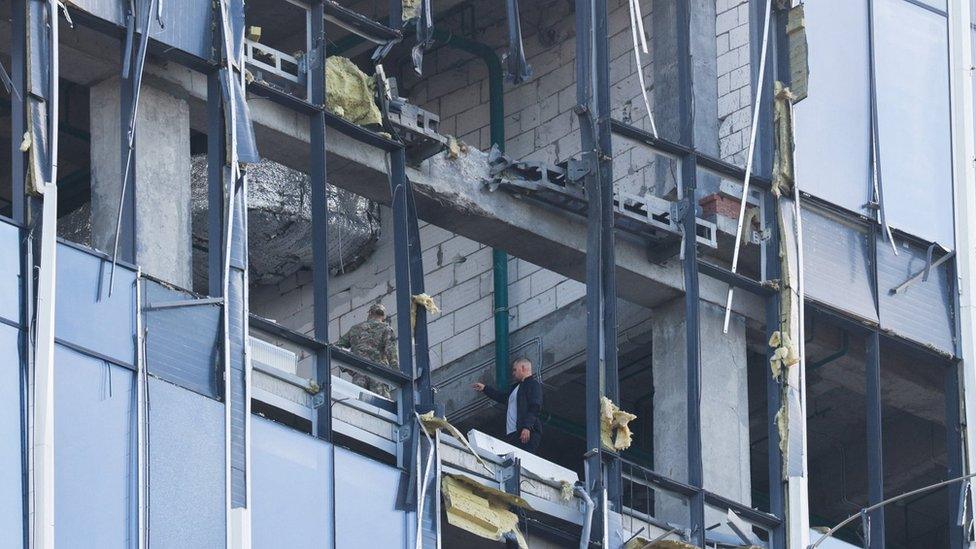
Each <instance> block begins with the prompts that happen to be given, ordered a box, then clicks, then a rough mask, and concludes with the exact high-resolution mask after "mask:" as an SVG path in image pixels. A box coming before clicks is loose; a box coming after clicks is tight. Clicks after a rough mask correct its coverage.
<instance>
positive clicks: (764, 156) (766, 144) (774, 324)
mask: <svg viewBox="0 0 976 549" xmlns="http://www.w3.org/2000/svg"><path fill="white" fill-rule="evenodd" d="M751 8H752V9H751V11H750V15H751V17H750V21H751V22H752V32H751V34H752V36H753V37H755V39H754V40H753V41H752V42H753V46H752V53H751V55H752V59H759V56H760V55H761V54H762V47H761V43H762V38H763V36H762V33H763V24H762V22H763V21H764V19H765V16H766V13H765V11H766V3H765V2H764V1H762V0H751ZM771 17H772V19H771V24H770V36H769V47H770V54H769V55H770V57H771V58H772V59H773V60H775V61H774V62H773V63H767V64H766V74H765V76H764V78H763V79H762V80H763V85H764V86H765V87H764V89H763V92H762V97H765V98H770V100H768V101H764V102H763V103H762V104H761V105H760V106H759V109H760V111H759V120H760V122H761V123H762V126H761V127H760V128H759V132H758V142H757V151H756V152H757V155H758V158H757V162H756V165H757V166H758V169H757V170H756V172H757V174H758V175H761V176H767V175H769V172H768V171H767V170H766V169H764V167H771V166H772V165H773V159H774V158H775V155H776V150H775V143H774V139H773V136H774V132H775V128H774V126H773V116H772V112H771V111H772V103H773V101H772V100H771V99H772V98H773V89H774V83H775V81H777V80H779V81H781V82H787V83H788V84H791V82H789V79H790V66H789V57H788V55H787V54H788V51H787V54H783V53H781V50H780V46H781V45H784V44H786V21H785V19H786V18H785V17H780V16H779V12H778V11H777V10H776V9H775V8H774V9H773V13H772V14H771ZM758 81H759V71H758V70H756V71H754V73H753V75H752V82H753V86H755V85H756V83H757V82H758ZM763 221H764V224H765V226H766V228H767V230H768V231H769V239H768V240H767V241H766V242H765V243H764V245H763V252H762V254H763V269H764V274H763V277H762V278H763V279H764V280H779V279H780V278H781V277H782V267H781V265H780V256H779V253H780V234H779V215H778V212H777V200H776V198H775V197H774V196H773V195H772V193H770V192H766V193H763ZM765 304H766V341H769V338H770V337H772V334H773V332H774V331H777V330H779V328H780V305H781V302H780V295H779V293H773V294H770V295H769V296H767V297H766V298H765ZM773 351H774V349H772V348H769V349H768V350H767V358H772V354H773ZM764 375H765V377H766V432H767V437H768V438H767V446H766V451H767V454H768V456H769V457H768V463H769V465H768V468H767V475H768V476H767V478H768V479H769V480H768V482H769V512H770V514H772V515H774V516H775V517H777V518H778V519H780V523H779V525H777V526H775V527H773V528H772V536H771V538H772V539H771V540H770V546H771V547H773V548H775V549H785V547H786V540H787V536H786V486H785V483H784V481H783V478H784V477H783V454H782V452H781V451H780V448H779V445H780V433H779V428H778V427H777V422H776V414H778V413H779V411H780V409H781V408H782V406H783V385H782V382H781V380H779V379H777V378H775V377H774V376H773V375H772V373H771V372H770V371H768V370H764Z"/></svg>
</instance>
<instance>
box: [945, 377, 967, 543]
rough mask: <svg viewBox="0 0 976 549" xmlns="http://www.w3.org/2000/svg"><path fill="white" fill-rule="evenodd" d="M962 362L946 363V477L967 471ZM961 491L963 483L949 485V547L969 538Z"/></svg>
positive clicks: (956, 475) (955, 476) (960, 474)
mask: <svg viewBox="0 0 976 549" xmlns="http://www.w3.org/2000/svg"><path fill="white" fill-rule="evenodd" d="M960 364H961V363H959V362H954V363H952V364H949V365H948V366H946V370H945V407H946V409H945V414H946V415H945V418H946V478H959V477H961V476H963V474H965V473H963V437H962V425H961V418H962V410H961V409H960V402H961V400H960V397H961V395H960V393H959V365H960ZM962 490H963V487H962V485H960V484H958V483H956V484H950V485H949V486H948V496H949V505H948V507H949V517H948V520H947V524H948V525H949V547H952V548H955V549H958V548H960V547H963V546H964V544H965V543H964V542H965V539H966V537H965V530H964V529H963V526H962V525H963V524H965V521H966V520H967V519H966V515H965V514H963V513H962V510H963V509H964V507H963V506H961V505H960V503H961V502H962ZM960 518H961V519H962V520H961V521H960ZM960 522H961V523H962V524H960Z"/></svg>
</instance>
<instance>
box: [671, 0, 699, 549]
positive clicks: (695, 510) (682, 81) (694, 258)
mask: <svg viewBox="0 0 976 549" xmlns="http://www.w3.org/2000/svg"><path fill="white" fill-rule="evenodd" d="M676 10H677V17H675V21H676V23H677V25H678V29H677V32H678V36H679V37H680V39H679V40H678V51H677V58H678V59H677V66H678V90H679V92H678V95H679V97H678V116H679V120H680V123H679V142H680V143H681V144H682V145H685V146H687V147H689V148H690V149H692V150H694V149H695V131H694V129H695V115H694V107H693V98H694V93H695V90H694V83H693V81H692V69H691V67H692V63H693V62H694V59H693V58H692V54H691V32H692V29H691V5H690V4H689V3H688V2H678V3H677V7H676ZM680 162H681V200H683V201H684V203H685V206H686V208H685V215H684V218H683V219H682V221H681V223H682V228H683V238H682V246H683V251H684V260H683V270H684V283H685V330H686V333H685V340H686V346H687V348H686V350H685V352H686V358H687V363H686V367H687V395H686V399H687V416H688V484H690V485H691V486H693V487H695V488H699V489H701V488H702V487H703V482H704V478H703V477H704V467H703V464H702V440H701V360H700V356H699V353H700V351H701V346H700V341H699V339H700V331H699V322H698V320H699V318H698V317H699V308H700V298H699V290H698V245H697V239H696V236H695V235H696V223H695V219H696V212H697V206H698V201H697V200H696V197H695V194H696V190H697V187H698V174H697V163H696V162H695V157H694V155H691V154H686V155H683V156H682V157H681V160H680ZM689 499H690V502H689V503H690V505H689V507H690V519H691V524H690V527H691V537H690V540H691V542H692V543H693V544H695V545H697V546H699V547H704V546H705V498H704V494H703V493H702V491H701V490H699V491H698V492H696V493H695V495H693V496H691V497H690V498H689Z"/></svg>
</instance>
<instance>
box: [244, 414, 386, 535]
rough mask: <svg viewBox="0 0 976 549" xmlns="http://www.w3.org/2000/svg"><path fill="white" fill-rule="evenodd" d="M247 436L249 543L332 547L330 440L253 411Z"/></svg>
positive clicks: (344, 503) (343, 504)
mask: <svg viewBox="0 0 976 549" xmlns="http://www.w3.org/2000/svg"><path fill="white" fill-rule="evenodd" d="M251 436H252V437H253V438H252V447H251V451H252V454H251V471H252V475H253V476H252V478H251V489H252V499H253V501H252V502H251V532H252V543H253V545H254V549H272V548H278V547H288V548H290V549H303V548H308V549H313V548H319V547H331V539H332V525H331V521H332V512H331V511H330V509H331V507H332V497H331V494H330V491H329V484H330V482H331V481H330V475H331V472H330V470H329V464H330V462H331V459H332V455H331V452H330V450H329V445H328V444H327V443H325V442H323V441H321V440H318V439H315V438H312V437H310V436H308V435H306V434H304V433H300V432H298V431H295V430H292V429H289V428H288V427H285V426H283V425H279V424H277V423H275V422H273V421H269V420H266V419H262V418H260V417H257V416H252V418H251ZM346 504H347V503H346V502H343V503H342V506H345V505H346ZM337 547H385V546H384V545H382V544H375V545H374V544H368V545H362V546H354V545H350V546H346V545H337Z"/></svg>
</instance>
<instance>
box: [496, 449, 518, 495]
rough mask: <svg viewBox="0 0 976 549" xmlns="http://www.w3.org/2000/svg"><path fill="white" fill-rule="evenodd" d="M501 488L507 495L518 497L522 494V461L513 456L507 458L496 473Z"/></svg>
mask: <svg viewBox="0 0 976 549" xmlns="http://www.w3.org/2000/svg"><path fill="white" fill-rule="evenodd" d="M498 476H499V481H500V482H501V485H502V488H503V489H504V490H505V491H506V492H507V493H509V494H512V495H514V496H519V495H521V493H522V490H521V484H522V461H521V460H520V459H519V458H517V457H515V456H514V455H513V456H512V457H511V458H509V459H508V460H507V461H506V462H505V463H504V464H502V467H501V468H500V470H499V471H498Z"/></svg>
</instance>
